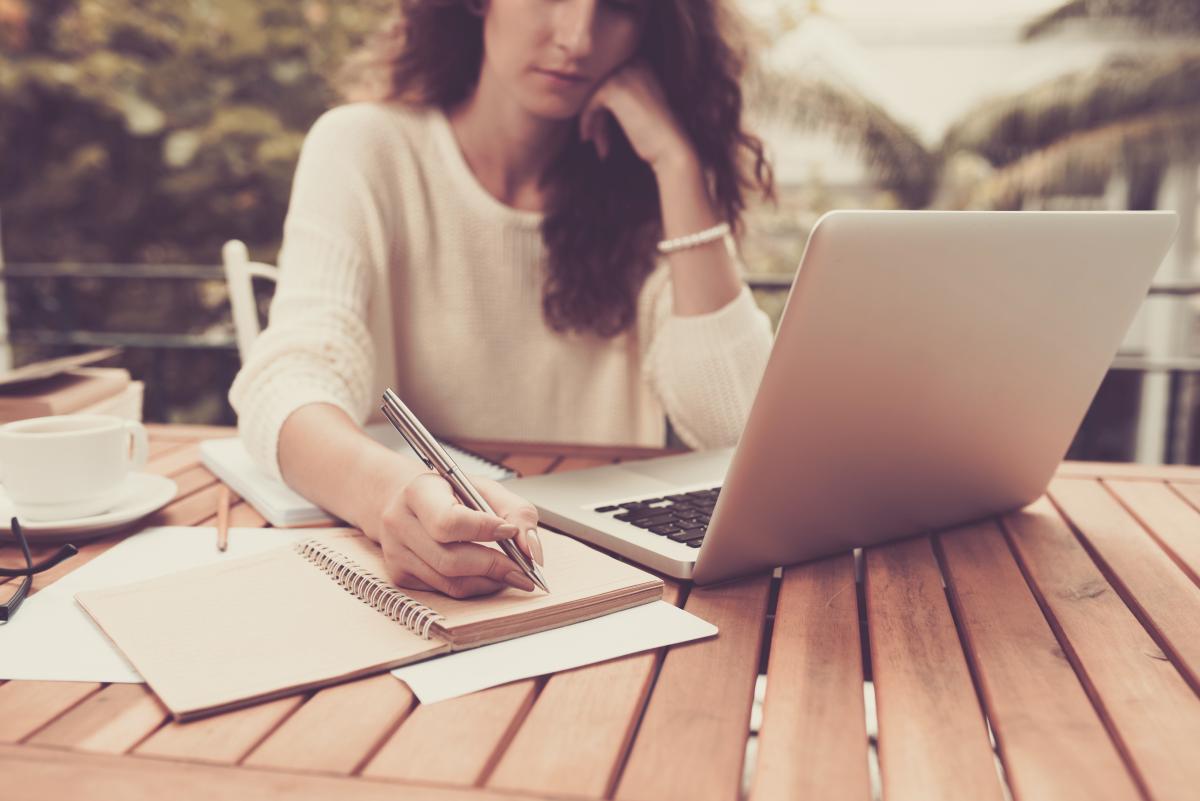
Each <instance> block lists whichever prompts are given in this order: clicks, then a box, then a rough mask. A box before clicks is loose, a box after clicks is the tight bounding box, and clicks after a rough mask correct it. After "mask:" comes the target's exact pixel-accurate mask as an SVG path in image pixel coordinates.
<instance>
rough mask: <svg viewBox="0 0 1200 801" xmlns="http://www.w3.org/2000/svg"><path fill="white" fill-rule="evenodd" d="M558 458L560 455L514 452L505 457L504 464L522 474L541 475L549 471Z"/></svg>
mask: <svg viewBox="0 0 1200 801" xmlns="http://www.w3.org/2000/svg"><path fill="white" fill-rule="evenodd" d="M558 459H559V457H557V456H551V455H542V454H536V453H514V454H511V455H509V456H508V457H507V458H505V460H504V462H503V464H504V466H505V467H507V468H509V469H511V470H516V471H517V472H518V473H520V474H521V475H522V476H540V475H541V474H542V473H547V472H549V471H550V469H551V468H552V467H554V465H555V463H557V462H558Z"/></svg>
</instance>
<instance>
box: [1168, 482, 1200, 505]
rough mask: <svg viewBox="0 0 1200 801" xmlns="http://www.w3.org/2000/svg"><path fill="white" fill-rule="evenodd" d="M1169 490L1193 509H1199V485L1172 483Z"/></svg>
mask: <svg viewBox="0 0 1200 801" xmlns="http://www.w3.org/2000/svg"><path fill="white" fill-rule="evenodd" d="M1171 489H1173V490H1175V492H1177V493H1179V496H1180V497H1181V498H1183V499H1184V500H1185V501H1187V502H1188V504H1189V505H1191V507H1192V508H1193V509H1200V484H1187V483H1184V482H1182V481H1172V482H1171Z"/></svg>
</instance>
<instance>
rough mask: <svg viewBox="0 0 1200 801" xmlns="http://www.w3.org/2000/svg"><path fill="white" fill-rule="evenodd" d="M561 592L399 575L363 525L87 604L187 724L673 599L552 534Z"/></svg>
mask: <svg viewBox="0 0 1200 801" xmlns="http://www.w3.org/2000/svg"><path fill="white" fill-rule="evenodd" d="M540 536H541V540H542V546H543V550H544V551H545V556H546V565H545V568H544V572H545V575H546V579H547V581H548V582H549V584H550V587H551V589H552V590H553V592H552V593H550V594H547V593H543V592H540V591H537V592H533V593H527V592H522V591H520V590H515V589H505V590H502V591H500V592H498V593H496V594H494V595H490V596H485V597H482V598H474V599H466V600H458V599H455V598H450V597H448V596H445V595H442V594H440V593H435V592H421V591H417V590H407V589H403V590H402V589H401V588H399V587H396V586H395V585H393V584H392V583H391V582H390V581H388V580H387V579H386V575H387V573H386V569H385V567H384V564H383V556H382V552H381V551H380V549H379V547H378V546H376V545H375V543H373V542H371V541H370V540H368V539H367V538H366V537H365V536H364V535H362V534H361V533H360V532H358V531H355V530H353V529H330V530H328V531H324V532H322V533H320V534H318V535H315V536H313V537H310V538H306V539H304V540H303V541H301V542H300V543H298V544H296V545H294V546H287V547H285V548H280V549H273V550H271V551H267V552H263V553H260V554H256V555H253V556H248V557H243V558H238V559H230V560H228V561H222V562H218V563H215V564H209V565H205V566H203V567H198V568H193V569H190V570H186V571H183V572H180V573H175V574H172V575H168V576H162V577H159V578H154V579H150V580H147V581H141V582H137V583H134V584H128V585H125V586H122V587H114V588H109V589H104V590H93V591H90V592H82V593H79V594H78V595H77V596H76V600H77V601H78V602H79V604H80V605H81V606H82V607H83V608H84V610H86V611H87V613H88V614H89V615H91V616H92V618H93V619H94V620H95V621H96V623H97V624H98V625H99V626H100V628H101V629H102V630H103V631H104V633H105V634H106V635H108V637H109V638H110V639H111V640H112V641H113V642H114V643H115V644H116V646H117V647H118V648H119V649H120V650H121V651H122V652H123V653H124V654H125V657H126V658H127V659H128V660H129V661H130V662H131V663H132V664H133V666H134V667H135V668H136V669H137V671H138V672H139V673H141V675H142V676H143V677H144V678H145V679H146V682H147V683H148V684H149V685H150V687H151V688H152V689H153V690H154V692H155V693H157V694H158V696H159V698H160V699H161V700H162V702H163V704H164V705H166V707H167V708H168V709H169V710H170V711H171V714H172V715H174V716H175V718H176V719H177V720H189V719H192V718H196V717H201V716H204V715H208V714H213V713H216V712H223V711H226V710H229V709H236V708H238V707H242V706H248V705H250V704H254V703H257V702H260V701H266V700H269V699H273V698H279V697H282V696H285V695H290V694H293V693H299V692H303V691H305V690H310V689H313V688H316V687H322V686H325V685H328V684H334V683H337V682H341V681H347V680H349V679H354V678H358V677H360V676H365V675H368V674H371V673H376V672H380V671H383V670H390V669H391V668H395V667H399V666H401V665H406V664H409V663H412V662H418V661H421V660H423V659H428V658H429V657H432V656H437V655H440V654H445V653H450V652H452V651H461V650H465V649H468V648H474V647H476V646H480V645H486V644H488V643H492V642H498V641H500V640H508V639H512V638H514V637H519V636H523V635H525V634H533V633H536V632H539V631H545V630H547V629H552V628H557V627H559V626H565V625H568V624H570V623H577V622H580V621H583V620H589V619H591V618H595V617H599V616H601V615H605V614H608V613H610V612H616V611H619V610H621V609H628V608H630V607H633V606H637V605H639V604H644V603H648V602H650V601H654V600H657V599H659V598H661V597H662V591H663V583H662V580H661V579H659V578H657V577H655V576H653V575H651V574H649V573H646V572H645V571H643V570H639V569H638V568H636V567H633V566H631V565H628V564H625V563H624V562H620V561H617V560H616V559H613V558H612V557H610V556H606V555H605V554H602V553H600V552H599V551H595V550H592V549H591V548H589V547H587V546H586V545H583V544H582V543H579V542H576V541H575V540H572V539H570V538H568V537H565V536H562V535H560V534H555V533H553V532H549V531H544V530H543V531H541V532H540Z"/></svg>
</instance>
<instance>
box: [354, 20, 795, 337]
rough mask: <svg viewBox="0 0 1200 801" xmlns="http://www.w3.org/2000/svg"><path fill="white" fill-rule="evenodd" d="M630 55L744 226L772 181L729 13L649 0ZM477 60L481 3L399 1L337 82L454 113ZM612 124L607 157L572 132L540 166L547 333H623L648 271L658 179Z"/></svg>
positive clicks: (718, 196) (717, 198)
mask: <svg viewBox="0 0 1200 801" xmlns="http://www.w3.org/2000/svg"><path fill="white" fill-rule="evenodd" d="M447 54H454V57H452V58H448V57H447ZM638 54H639V55H640V56H641V57H642V58H644V59H645V60H646V61H648V62H649V64H650V66H651V68H652V69H653V71H654V73H655V75H656V76H657V78H658V80H659V82H660V83H661V84H662V88H663V91H664V92H665V94H666V98H667V103H668V104H669V106H670V108H671V111H672V112H673V113H674V115H675V117H676V119H677V120H678V121H679V124H680V125H681V126H682V128H683V130H684V132H685V133H686V134H687V135H688V137H689V139H690V140H691V142H692V145H693V147H694V148H695V150H696V153H697V155H698V157H699V159H700V162H701V164H703V165H704V167H705V170H706V173H707V178H708V184H709V189H710V192H711V195H712V198H713V200H714V202H715V204H716V210H717V212H718V214H719V215H721V216H722V217H723V218H724V219H725V220H727V221H729V222H730V223H731V224H733V226H734V228H735V230H740V227H741V226H740V222H741V215H742V211H743V210H744V208H745V205H746V193H747V191H755V190H757V191H759V192H761V194H762V195H763V196H764V197H765V198H768V199H770V198H773V197H774V186H773V179H772V174H771V168H770V166H769V165H768V164H767V161H766V158H765V156H764V153H763V146H762V142H761V141H760V140H759V139H758V138H757V137H755V136H753V135H751V134H750V133H748V132H747V131H745V130H743V128H742V120H741V118H742V91H741V86H740V79H741V76H742V74H743V71H744V69H745V66H746V56H745V53H744V50H743V49H742V47H741V46H740V29H739V26H738V20H737V17H736V16H735V15H734V13H733V11H732V10H731V9H729V8H728V7H727V6H726V0H652V2H649V3H647V4H646V21H645V27H644V30H643V34H642V38H641V42H640V44H639V51H638ZM482 64H483V19H482V16H481V14H480V3H479V2H478V0H398V8H397V10H396V14H395V15H394V17H393V18H392V19H391V20H389V22H388V24H387V25H386V26H385V28H384V29H383V30H382V31H381V32H380V33H379V34H378V35H377V36H375V37H374V38H373V39H372V40H371V41H370V42H368V44H367V45H366V46H365V47H364V48H363V49H362V51H360V52H359V53H358V54H356V56H355V57H354V58H353V59H351V61H350V62H349V63H348V64H347V66H346V69H345V70H344V71H343V74H342V76H341V86H342V90H343V94H344V95H345V96H346V97H347V99H353V100H365V99H370V100H395V101H399V102H403V103H409V104H411V105H416V106H426V107H429V106H436V107H439V108H441V109H443V110H449V109H451V108H453V107H454V106H456V105H458V104H459V103H462V102H463V101H465V100H467V99H468V98H469V97H470V95H471V93H472V92H473V91H474V89H475V85H476V83H477V81H478V79H479V73H480V69H481V67H482ZM613 133H614V135H613V137H612V140H613V141H612V143H611V145H612V146H611V148H610V152H609V156H608V158H607V159H606V160H605V161H603V162H601V161H600V159H599V158H598V156H597V155H596V152H595V150H594V149H593V147H592V146H591V144H589V143H586V142H583V141H582V140H581V139H580V138H579V136H578V133H576V135H575V136H574V137H572V138H571V139H570V140H569V142H568V144H567V146H566V147H565V148H564V150H563V152H562V153H561V154H560V156H559V157H558V158H557V159H556V161H555V162H554V164H553V166H552V167H551V169H550V171H549V173H548V174H547V176H546V181H547V189H548V192H547V208H546V213H545V216H544V218H543V222H542V238H543V240H544V241H545V244H546V249H547V252H548V256H549V258H548V262H549V263H548V275H547V277H546V281H545V285H544V287H543V294H542V309H543V314H544V316H545V319H546V322H547V324H548V325H550V327H551V328H552V329H554V330H555V331H560V332H561V331H577V332H591V333H595V334H598V335H600V336H603V337H612V336H615V335H616V334H619V333H621V332H622V331H624V330H625V329H627V328H628V327H629V326H630V325H631V324H632V323H633V321H634V318H635V316H636V308H635V305H636V298H637V294H638V291H639V290H640V288H641V286H642V284H643V282H644V281H645V279H646V276H647V275H649V273H650V272H651V270H653V268H654V263H655V243H656V242H657V241H658V240H659V239H661V238H662V220H661V215H660V207H659V196H658V183H657V181H656V180H655V177H654V174H653V172H652V171H651V170H650V167H649V166H648V165H647V164H646V163H645V162H643V161H642V160H641V159H640V158H638V156H637V154H636V153H635V152H634V150H633V147H632V146H631V145H630V144H629V141H628V140H627V139H626V138H625V137H624V135H623V134H622V133H621V132H620V130H619V126H613Z"/></svg>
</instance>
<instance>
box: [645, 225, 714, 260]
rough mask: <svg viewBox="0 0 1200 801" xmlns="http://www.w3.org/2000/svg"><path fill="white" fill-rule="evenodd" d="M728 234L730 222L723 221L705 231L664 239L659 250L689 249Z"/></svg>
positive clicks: (659, 244)
mask: <svg viewBox="0 0 1200 801" xmlns="http://www.w3.org/2000/svg"><path fill="white" fill-rule="evenodd" d="M727 236H729V223H727V222H723V223H719V224H717V225H714V226H713V227H712V228H705V229H704V230H703V231H697V232H696V233H694V234H688V235H686V236H677V237H675V238H674V239H664V240H663V241H661V242H659V243H658V252H659V253H675V252H676V251H679V250H687V249H688V248H695V247H700V246H701V245H707V244H708V243H709V242H715V241H716V240H718V239H721V238H723V237H727Z"/></svg>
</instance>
